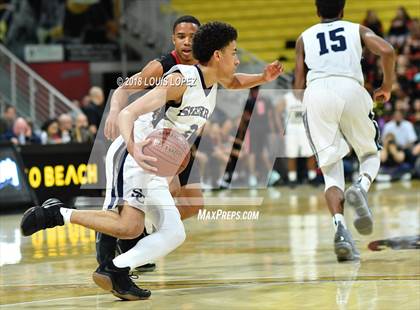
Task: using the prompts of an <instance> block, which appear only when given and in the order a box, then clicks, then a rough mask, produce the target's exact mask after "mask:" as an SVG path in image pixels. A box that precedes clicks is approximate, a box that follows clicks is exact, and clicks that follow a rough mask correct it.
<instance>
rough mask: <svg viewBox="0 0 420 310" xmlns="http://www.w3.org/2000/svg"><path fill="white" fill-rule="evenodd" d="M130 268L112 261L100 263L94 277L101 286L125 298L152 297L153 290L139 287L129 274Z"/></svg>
mask: <svg viewBox="0 0 420 310" xmlns="http://www.w3.org/2000/svg"><path fill="white" fill-rule="evenodd" d="M129 271H130V268H129V267H126V268H118V267H117V266H115V265H114V263H113V262H112V261H109V262H107V263H104V264H101V265H99V267H98V268H97V269H96V270H95V272H94V273H93V274H92V279H93V281H94V282H95V283H96V285H98V286H99V287H100V288H102V289H104V290H105V291H109V292H111V293H112V294H113V295H114V296H117V297H118V298H121V299H123V300H140V299H147V298H149V297H150V295H151V292H150V291H149V290H146V289H142V288H140V287H138V286H137V285H136V284H135V283H134V282H133V280H132V279H131V278H130V275H129Z"/></svg>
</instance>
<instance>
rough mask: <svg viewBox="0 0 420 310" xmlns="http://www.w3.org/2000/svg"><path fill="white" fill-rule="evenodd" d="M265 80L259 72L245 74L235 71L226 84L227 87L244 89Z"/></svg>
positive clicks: (262, 82)
mask: <svg viewBox="0 0 420 310" xmlns="http://www.w3.org/2000/svg"><path fill="white" fill-rule="evenodd" d="M265 82H266V80H265V79H264V76H263V74H262V73H260V74H246V73H236V74H234V76H233V79H232V81H231V82H230V83H229V84H228V85H227V86H226V87H227V88H229V89H246V88H252V87H255V86H258V85H261V84H264V83H265Z"/></svg>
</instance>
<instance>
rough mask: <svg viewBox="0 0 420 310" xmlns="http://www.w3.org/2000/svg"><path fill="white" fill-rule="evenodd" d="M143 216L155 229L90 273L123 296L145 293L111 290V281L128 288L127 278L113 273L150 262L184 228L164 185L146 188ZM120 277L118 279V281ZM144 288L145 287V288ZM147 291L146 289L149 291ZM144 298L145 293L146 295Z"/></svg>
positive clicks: (175, 241) (162, 253)
mask: <svg viewBox="0 0 420 310" xmlns="http://www.w3.org/2000/svg"><path fill="white" fill-rule="evenodd" d="M146 205H147V206H148V207H147V216H148V218H149V219H150V220H151V221H152V224H153V226H154V227H155V228H156V231H154V232H153V233H151V234H150V235H148V236H146V237H144V238H143V239H141V240H139V241H138V243H137V244H136V245H135V246H134V247H133V248H132V249H130V250H129V251H127V252H125V253H123V254H121V255H119V256H117V257H116V258H114V259H113V260H112V261H110V262H108V263H105V264H102V265H100V266H99V267H98V269H97V270H96V271H95V272H94V274H93V279H94V281H95V283H96V284H98V285H99V286H100V287H102V288H103V289H105V290H108V291H112V293H113V294H114V295H116V296H118V297H120V298H123V299H130V300H132V299H141V298H139V296H140V297H141V296H146V295H147V294H146V293H145V290H141V289H140V290H141V291H134V292H133V289H131V290H130V291H128V292H124V291H122V290H119V291H117V293H116V292H115V285H117V286H119V287H121V288H124V285H125V286H128V287H129V288H132V287H133V286H132V281H131V279H127V278H126V277H124V281H125V282H124V283H122V282H121V281H120V280H119V279H115V277H113V276H114V275H115V274H121V273H122V272H128V271H129V270H130V268H135V267H136V266H139V265H144V264H147V263H150V262H153V261H155V260H157V259H159V258H161V257H163V256H165V255H167V254H168V253H170V252H171V251H173V250H174V249H175V248H177V247H178V246H179V245H181V244H182V243H183V242H184V240H185V230H184V226H183V224H182V221H181V218H180V215H179V212H178V210H177V209H176V208H175V202H174V200H173V198H172V196H171V194H170V193H169V190H168V189H167V188H166V189H165V188H156V189H154V190H152V191H148V195H147V202H146ZM119 281H120V282H119ZM147 292H148V291H147ZM149 295H150V293H149ZM146 298H147V297H146Z"/></svg>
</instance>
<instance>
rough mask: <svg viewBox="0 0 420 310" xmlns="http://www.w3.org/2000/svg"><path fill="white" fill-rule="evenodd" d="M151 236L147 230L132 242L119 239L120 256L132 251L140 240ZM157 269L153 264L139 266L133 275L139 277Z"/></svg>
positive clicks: (118, 250) (118, 249)
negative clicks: (138, 275)
mask: <svg viewBox="0 0 420 310" xmlns="http://www.w3.org/2000/svg"><path fill="white" fill-rule="evenodd" d="M148 235H149V234H148V233H147V232H146V229H145V230H144V231H143V233H142V234H141V235H140V236H138V237H137V238H135V239H130V240H123V239H118V241H117V253H118V254H122V253H125V252H127V251H128V250H131V249H132V248H133V247H134V246H135V245H136V244H137V242H139V240H140V239H142V238H144V237H146V236H148ZM155 269H156V264H154V263H151V264H144V265H142V266H138V267H136V268H135V269H134V270H133V271H132V273H133V274H135V275H137V274H140V273H143V272H152V271H155Z"/></svg>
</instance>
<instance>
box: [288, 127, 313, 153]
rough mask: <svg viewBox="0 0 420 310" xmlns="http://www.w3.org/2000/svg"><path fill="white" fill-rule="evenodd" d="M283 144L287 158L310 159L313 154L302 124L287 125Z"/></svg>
mask: <svg viewBox="0 0 420 310" xmlns="http://www.w3.org/2000/svg"><path fill="white" fill-rule="evenodd" d="M285 144H286V157H287V158H298V157H311V156H312V155H313V154H314V153H313V152H312V149H311V146H310V145H309V141H308V138H307V137H306V132H305V127H304V126H303V123H302V124H301V125H295V124H289V125H288V126H287V128H286V135H285Z"/></svg>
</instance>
